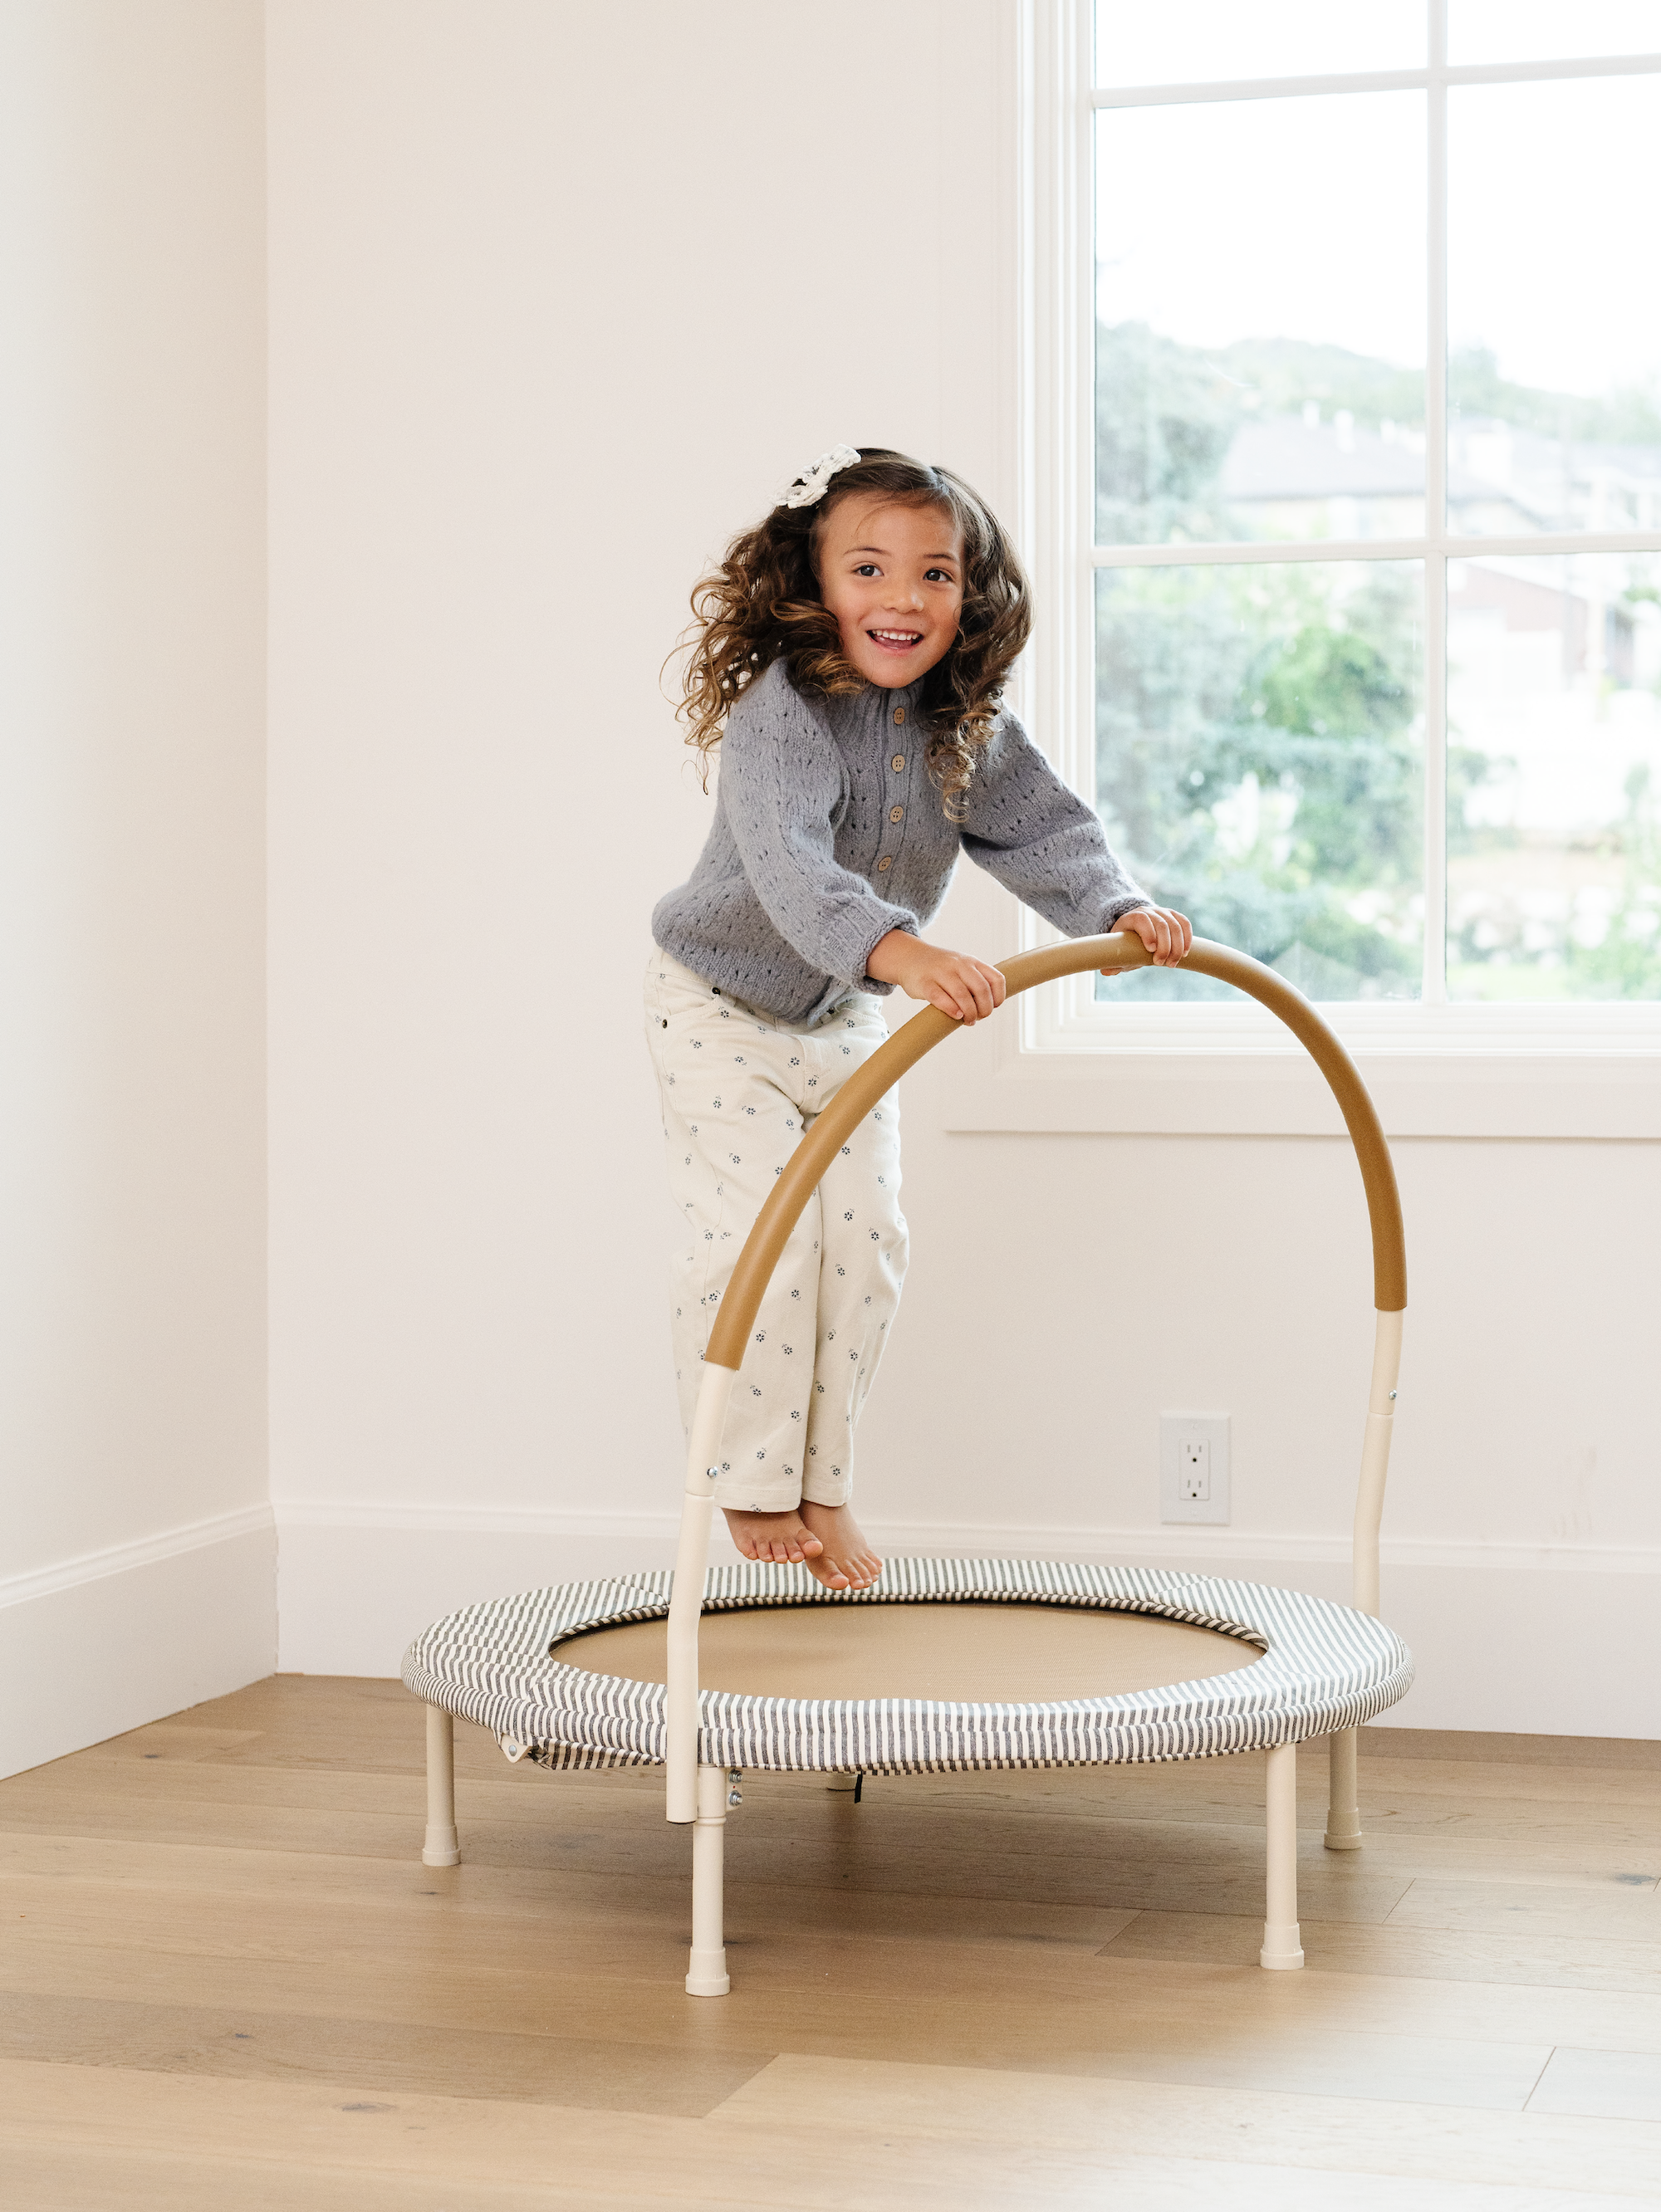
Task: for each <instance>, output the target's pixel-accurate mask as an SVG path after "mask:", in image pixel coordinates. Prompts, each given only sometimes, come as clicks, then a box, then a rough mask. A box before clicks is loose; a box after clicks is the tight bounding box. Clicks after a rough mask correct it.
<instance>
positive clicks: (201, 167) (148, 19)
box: [0, 0, 275, 1771]
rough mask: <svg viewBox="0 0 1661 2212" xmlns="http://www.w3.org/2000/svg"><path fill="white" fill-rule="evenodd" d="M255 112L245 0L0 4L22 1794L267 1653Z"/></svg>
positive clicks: (9, 1166)
mask: <svg viewBox="0 0 1661 2212" xmlns="http://www.w3.org/2000/svg"><path fill="white" fill-rule="evenodd" d="M262 100H263V89H262V52H261V24H260V11H259V8H258V7H257V6H256V5H253V4H251V3H250V0H147V4H146V5H145V6H144V7H143V8H133V7H131V6H130V5H127V4H125V0H13V4H11V5H9V7H8V8H7V9H5V10H4V13H3V15H0V291H3V295H4V297H5V300H6V319H7V330H6V342H5V345H4V347H3V349H0V441H3V447H4V459H3V471H0V473H3V479H4V483H5V486H6V490H5V496H4V499H3V501H0V624H3V637H0V726H3V728H4V730H5V733H6V743H5V749H4V767H3V775H4V787H3V792H0V841H3V843H0V901H3V910H0V945H3V948H4V963H5V971H6V978H7V981H6V996H5V1011H4V1016H3V1035H4V1053H5V1063H6V1075H5V1085H4V1088H5V1092H6V1097H7V1101H8V1105H9V1109H10V1115H11V1119H10V1126H9V1133H8V1139H7V1143H6V1145H5V1146H4V1148H3V1154H4V1170H3V1172H4V1176H5V1178H6V1194H5V1211H6V1228H5V1231H4V1236H3V1240H0V1244H3V1261H0V1266H3V1291H0V1297H3V1326H0V1360H3V1363H4V1367H5V1379H4V1389H3V1396H4V1403H5V1406H6V1409H7V1410H6V1415H5V1433H4V1439H3V1455H4V1456H3V1475H0V1483H3V1511H0V1545H3V1551H0V1673H3V1675H4V1678H5V1680H6V1681H7V1683H8V1686H9V1692H10V1694H9V1695H8V1697H7V1699H5V1701H4V1712H5V1719H4V1721H3V1723H0V1771H11V1770H12V1769H14V1768H15V1767H18V1766H21V1765H31V1764H33V1762H34V1761H36V1760H37V1759H44V1758H47V1757H50V1756H53V1755H55V1754H56V1753H59V1752H63V1751H67V1750H71V1749H73V1748H75V1747H76V1746H77V1745H80V1744H83V1743H87V1742H90V1741H96V1740H97V1739H99V1738H100V1737H102V1736H106V1735H110V1734H112V1733H113V1731H114V1730H116V1729H121V1728H126V1727H131V1725H133V1723H135V1722H137V1721H141V1720H145V1719H149V1718H150V1717H154V1715H155V1713H157V1712H158V1711H168V1710H171V1709H173V1708H175V1707H177V1706H179V1705H185V1704H187V1703H189V1702H190V1701H191V1700H192V1699H194V1698H198V1697H202V1696H206V1695H210V1694H215V1693H216V1692H221V1691H223V1690H227V1689H229V1688H231V1687H233V1686H235V1685H237V1684H239V1683H241V1682H244V1681H247V1680H252V1679H253V1678H254V1677H256V1676H258V1675H259V1674H264V1673H265V1672H267V1671H269V1668H270V1666H271V1659H272V1653H273V1650H274V1644H275V1606H274V1595H275V1594H274V1580H273V1571H272V1570H273V1551H274V1541H273V1537H272V1534H271V1513H270V1509H269V1505H268V1504H267V1482H266V1468H265V1249H264V1246H265V1237H264V1218H265V1164H264V1141H265V1127H264V1124H265V1098H264V1048H263V1034H262V1030H263V958H264V945H263V935H264V885H263V872H264V871H263V843H262V840H263V804H264V794H263V775H264V762H263V736H264V732H263V714H264V701H263V683H264V671H263V646H264V613H265V605H264V592H265V578H264V528H263V474H264V416H263V410H264V381H265V358H264V349H265V328H264V323H265V301H264V266H263V263H264V253H263V245H264V198H263V196H264V179H263V173H262V163H263V148H262ZM20 1686H21V1694H19V1692H20Z"/></svg>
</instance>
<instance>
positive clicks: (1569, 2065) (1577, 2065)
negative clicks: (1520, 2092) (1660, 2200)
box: [1528, 2049, 1661, 2194]
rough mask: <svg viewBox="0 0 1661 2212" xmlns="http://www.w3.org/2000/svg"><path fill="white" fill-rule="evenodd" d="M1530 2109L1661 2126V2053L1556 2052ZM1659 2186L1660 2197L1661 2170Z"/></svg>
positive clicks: (1541, 2077) (1659, 2172)
mask: <svg viewBox="0 0 1661 2212" xmlns="http://www.w3.org/2000/svg"><path fill="white" fill-rule="evenodd" d="M1528 2108H1529V2110H1530V2112H1584V2113H1585V2114H1587V2115H1588V2116H1589V2117H1591V2118H1594V2119H1600V2120H1647V2121H1653V2122H1657V2123H1661V2053H1658V2052H1654V2051H1572V2050H1567V2049H1559V2050H1556V2051H1553V2052H1552V2054H1551V2059H1550V2062H1549V2063H1548V2065H1547V2068H1546V2070H1545V2072H1544V2073H1543V2074H1542V2075H1541V2076H1540V2080H1539V2082H1538V2084H1537V2085H1536V2088H1535V2092H1534V2094H1533V2095H1532V2096H1531V2097H1530V2099H1529V2105H1528ZM1657 2191H1658V2194H1661V2170H1658V2179H1657Z"/></svg>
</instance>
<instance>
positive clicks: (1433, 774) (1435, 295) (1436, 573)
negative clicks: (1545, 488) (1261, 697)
mask: <svg viewBox="0 0 1661 2212" xmlns="http://www.w3.org/2000/svg"><path fill="white" fill-rule="evenodd" d="M1427 9H1428V15H1429V22H1428V35H1429V57H1430V82H1429V84H1428V86H1427V88H1426V94H1425V96H1426V99H1427V100H1428V102H1429V112H1428V113H1427V117H1426V131H1425V144H1426V153H1427V176H1426V190H1425V222H1426V241H1425V248H1426V250H1425V272H1426V300H1425V533H1426V537H1427V540H1428V544H1427V549H1426V555H1425V946H1424V961H1425V964H1424V975H1423V982H1422V984H1421V997H1422V999H1423V1002H1424V1004H1425V1005H1426V1006H1443V1005H1445V1003H1446V1000H1447V991H1448V982H1447V915H1448V897H1447V854H1448V838H1447V725H1448V715H1447V699H1448V682H1447V639H1448V597H1447V573H1448V563H1447V534H1448V510H1447V450H1448V441H1447V428H1448V87H1447V58H1448V39H1447V0H1427Z"/></svg>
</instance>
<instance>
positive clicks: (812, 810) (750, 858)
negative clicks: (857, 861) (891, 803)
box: [721, 661, 918, 996]
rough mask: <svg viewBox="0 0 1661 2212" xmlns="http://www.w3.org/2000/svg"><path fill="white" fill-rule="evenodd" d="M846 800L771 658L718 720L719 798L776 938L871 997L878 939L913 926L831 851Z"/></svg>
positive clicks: (823, 736) (820, 739)
mask: <svg viewBox="0 0 1661 2212" xmlns="http://www.w3.org/2000/svg"><path fill="white" fill-rule="evenodd" d="M846 799H847V791H846V788H845V781H844V770H843V764H842V759H841V756H840V755H839V754H838V752H837V744H836V740H835V738H833V737H832V736H831V732H830V731H829V730H828V729H827V728H826V727H825V726H824V723H823V722H821V721H820V720H819V719H818V716H817V715H816V714H814V713H813V712H812V708H809V707H808V706H807V705H806V702H804V701H802V700H801V699H800V698H799V697H798V696H797V695H796V693H795V692H794V690H792V689H791V687H790V685H789V683H788V680H787V678H786V676H785V671H784V666H783V664H782V662H780V661H776V662H775V663H774V664H773V665H772V666H771V667H770V669H768V670H767V671H766V672H765V673H764V675H762V676H761V677H759V678H757V680H756V682H755V683H754V684H752V685H751V687H750V689H749V690H746V691H745V693H744V695H743V696H742V697H741V698H740V699H739V702H738V703H737V704H736V705H735V706H734V707H733V711H732V714H730V716H729V717H728V719H727V730H726V732H725V734H724V736H723V737H722V738H721V805H722V806H723V807H724V809H725V810H726V813H727V823H728V826H729V828H730V829H731V830H732V833H733V842H734V843H735V844H736V845H737V847H738V851H739V859H740V860H742V861H743V863H744V872H745V875H746V876H747V877H748V878H749V879H750V884H751V889H752V890H754V892H755V894H756V896H757V898H758V899H759V900H760V901H761V903H762V907H763V908H764V911H765V913H766V915H767V918H768V920H769V921H770V922H771V923H772V925H773V927H774V928H775V929H776V930H777V931H778V933H779V935H780V936H781V937H782V938H783V939H784V940H785V942H786V943H787V944H788V945H791V946H792V947H794V950H795V951H797V952H799V953H800V955H801V957H802V958H803V959H804V960H806V961H807V962H808V963H810V964H811V965H812V967H814V968H816V969H818V970H819V972H820V973H821V974H822V975H829V976H830V977H831V978H832V980H833V981H837V982H839V983H849V984H856V985H858V986H859V987H861V989H863V990H867V991H871V992H874V993H876V994H879V996H886V994H888V993H889V992H890V991H891V989H892V988H893V986H892V984H891V983H883V982H879V981H877V979H876V978H875V977H874V976H870V975H867V974H866V972H865V963H866V961H867V958H868V957H869V956H870V953H871V951H872V948H873V946H874V945H876V943H877V942H878V940H879V939H880V938H884V937H886V936H887V934H888V933H889V932H890V930H891V929H904V930H910V932H911V933H913V934H914V935H915V934H916V930H917V926H918V925H917V917H916V915H915V914H913V913H912V912H911V911H910V908H906V907H900V906H890V905H889V904H888V903H887V902H886V901H885V900H883V899H880V898H879V897H878V896H877V894H876V892H875V891H874V890H873V889H872V887H871V885H870V884H868V883H867V880H866V879H865V878H864V877H863V876H859V875H855V873H854V872H853V871H852V870H851V869H849V868H844V867H843V866H842V865H841V863H840V862H839V861H838V860H837V857H836V825H837V818H838V817H839V814H840V812H841V811H842V808H843V805H845V803H846Z"/></svg>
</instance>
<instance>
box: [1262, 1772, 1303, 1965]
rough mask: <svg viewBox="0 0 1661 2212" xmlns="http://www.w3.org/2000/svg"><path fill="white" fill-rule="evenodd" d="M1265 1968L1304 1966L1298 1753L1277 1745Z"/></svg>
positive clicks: (1271, 1789) (1271, 1776)
mask: <svg viewBox="0 0 1661 2212" xmlns="http://www.w3.org/2000/svg"><path fill="white" fill-rule="evenodd" d="M1257 1960H1258V1964H1259V1965H1260V1966H1272V1967H1279V1968H1281V1969H1285V1968H1289V1967H1293V1966H1302V1965H1303V1963H1304V1948H1303V1938H1302V1936H1300V1935H1299V1929H1298V1747H1297V1745H1296V1744H1295V1743H1277V1744H1276V1745H1275V1748H1274V1750H1273V1751H1271V1752H1270V1753H1269V1915H1268V1917H1267V1918H1266V1919H1265V1921H1264V1923H1263V1948H1262V1950H1261V1951H1260V1952H1259V1953H1258V1954H1257Z"/></svg>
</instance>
